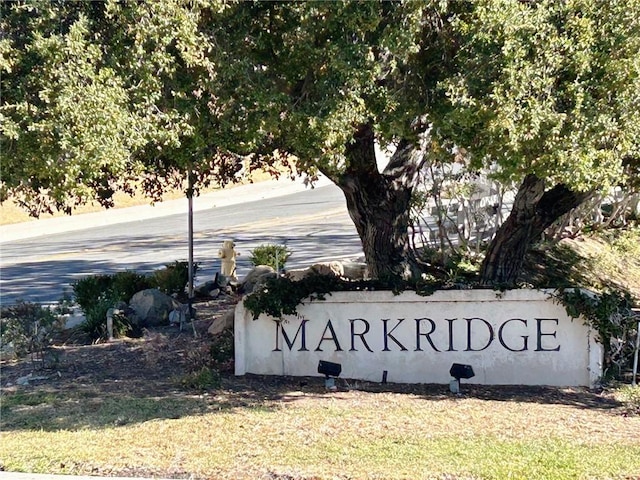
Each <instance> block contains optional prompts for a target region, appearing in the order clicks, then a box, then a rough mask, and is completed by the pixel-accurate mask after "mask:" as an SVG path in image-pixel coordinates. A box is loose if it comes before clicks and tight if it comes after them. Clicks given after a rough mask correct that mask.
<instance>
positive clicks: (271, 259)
mask: <svg viewBox="0 0 640 480" xmlns="http://www.w3.org/2000/svg"><path fill="white" fill-rule="evenodd" d="M290 256H291V252H290V251H289V250H288V249H287V246H286V245H275V244H267V245H260V246H259V247H256V248H254V249H253V250H252V251H251V256H250V257H249V260H250V261H251V263H252V264H253V265H255V266H258V265H268V266H270V267H272V268H273V269H274V270H276V271H280V270H281V269H282V268H284V264H285V263H287V260H288V259H289V257H290Z"/></svg>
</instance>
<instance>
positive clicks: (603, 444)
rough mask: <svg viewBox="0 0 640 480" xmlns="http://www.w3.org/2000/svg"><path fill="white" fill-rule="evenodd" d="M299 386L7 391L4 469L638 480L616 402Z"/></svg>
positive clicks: (559, 394) (515, 391) (512, 390)
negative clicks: (156, 392) (157, 391)
mask: <svg viewBox="0 0 640 480" xmlns="http://www.w3.org/2000/svg"><path fill="white" fill-rule="evenodd" d="M298 381H299V379H298V380H293V379H291V380H289V381H285V380H279V379H277V378H274V379H269V378H267V379H260V380H259V381H255V380H254V381H253V382H251V384H247V383H246V382H245V380H243V379H235V378H228V379H225V380H224V382H223V387H222V388H221V389H220V390H217V391H211V392H209V393H208V394H204V395H187V394H184V393H179V392H173V393H166V394H164V395H161V396H156V397H154V396H151V395H146V396H144V395H143V396H140V395H131V394H128V393H127V392H125V391H123V392H118V391H117V390H112V391H110V392H109V393H101V394H100V396H98V395H96V393H97V392H90V391H83V390H80V389H79V390H76V391H72V392H61V391H54V390H50V391H48V390H46V389H38V388H37V387H34V388H28V389H22V390H19V391H15V392H9V393H6V394H5V395H3V397H2V401H3V405H2V418H1V429H2V434H1V435H2V437H1V439H2V441H1V442H0V461H1V462H2V466H3V467H4V469H5V470H7V471H25V472H49V473H64V474H80V473H83V474H97V475H132V476H145V475H147V476H164V477H170V478H212V479H215V478H223V479H334V478H338V479H400V478H406V479H414V478H441V479H458V478H460V479H462V478H465V479H466V478H474V479H475V478H483V479H484V478H486V479H506V478H512V479H596V478H597V479H605V478H616V479H635V478H640V416H639V415H628V416H627V415H624V414H623V410H621V408H620V407H621V404H619V403H618V402H617V401H616V400H615V399H613V398H612V397H610V396H602V395H599V394H595V393H593V392H588V391H586V390H581V389H551V388H549V389H544V388H538V389H536V388H523V387H518V388H516V387H472V386H467V388H466V389H465V392H464V394H463V395H460V396H456V395H452V394H450V393H449V392H448V389H447V387H445V386H413V387H411V388H409V387H405V388H403V389H400V390H398V389H395V390H394V389H393V387H392V388H390V389H388V390H387V391H380V390H378V391H375V386H374V389H373V390H372V389H371V388H369V389H368V391H363V390H348V391H347V390H345V391H338V392H332V393H329V392H325V391H324V389H323V385H322V381H321V380H320V379H309V380H308V383H307V384H306V385H304V384H302V385H301V384H299V383H296V382H298ZM256 382H257V383H256ZM378 387H379V386H378ZM363 388H366V386H363Z"/></svg>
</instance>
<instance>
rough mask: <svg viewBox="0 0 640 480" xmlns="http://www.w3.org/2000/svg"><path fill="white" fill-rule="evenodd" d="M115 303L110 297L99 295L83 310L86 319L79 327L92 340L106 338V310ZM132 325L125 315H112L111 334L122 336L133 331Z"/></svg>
mask: <svg viewBox="0 0 640 480" xmlns="http://www.w3.org/2000/svg"><path fill="white" fill-rule="evenodd" d="M115 303H117V300H115V301H114V300H113V299H112V298H110V297H104V296H102V297H100V298H98V299H97V300H96V301H94V303H93V305H92V306H91V307H89V308H88V309H87V310H85V311H84V312H85V316H86V320H85V322H84V323H83V324H82V325H81V328H82V330H83V331H84V332H86V333H87V334H88V335H89V337H91V339H92V340H107V339H108V332H107V312H108V310H109V309H110V308H113V306H114V305H115ZM133 330H134V329H133V326H132V325H131V322H129V320H128V319H127V317H126V316H125V315H119V314H116V315H113V336H114V337H115V338H118V337H124V336H126V335H127V334H129V333H131V332H133Z"/></svg>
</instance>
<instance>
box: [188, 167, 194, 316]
mask: <svg viewBox="0 0 640 480" xmlns="http://www.w3.org/2000/svg"><path fill="white" fill-rule="evenodd" d="M187 200H188V203H189V215H188V217H189V287H188V289H189V319H190V320H191V322H193V173H192V171H191V170H189V186H188V188H187Z"/></svg>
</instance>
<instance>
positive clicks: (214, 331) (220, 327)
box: [207, 309, 235, 335]
mask: <svg viewBox="0 0 640 480" xmlns="http://www.w3.org/2000/svg"><path fill="white" fill-rule="evenodd" d="M234 318H235V309H232V310H229V311H227V312H225V313H223V314H222V315H220V316H218V317H216V318H215V319H214V320H213V323H212V324H211V326H210V327H209V330H207V331H208V333H209V334H210V335H220V334H221V333H222V332H224V331H225V330H228V329H232V328H233V320H234Z"/></svg>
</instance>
